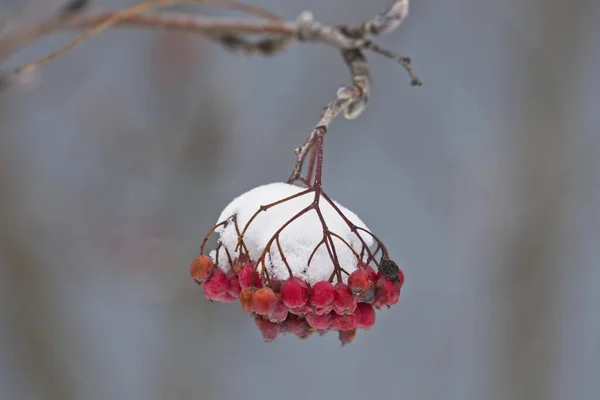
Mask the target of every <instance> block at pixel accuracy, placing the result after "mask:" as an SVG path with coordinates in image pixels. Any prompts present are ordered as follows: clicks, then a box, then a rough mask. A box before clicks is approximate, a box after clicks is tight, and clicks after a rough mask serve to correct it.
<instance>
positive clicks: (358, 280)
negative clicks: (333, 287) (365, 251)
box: [348, 269, 370, 294]
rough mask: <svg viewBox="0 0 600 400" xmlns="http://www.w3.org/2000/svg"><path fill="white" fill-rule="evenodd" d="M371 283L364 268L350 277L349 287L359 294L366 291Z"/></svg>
mask: <svg viewBox="0 0 600 400" xmlns="http://www.w3.org/2000/svg"><path fill="white" fill-rule="evenodd" d="M369 283H370V282H369V276H368V275H367V273H366V272H365V271H364V270H362V269H357V270H356V271H354V272H352V273H351V274H350V276H349V277H348V287H349V288H350V291H351V292H352V293H354V294H359V293H361V292H362V291H364V290H365V289H366V288H367V286H368V285H369Z"/></svg>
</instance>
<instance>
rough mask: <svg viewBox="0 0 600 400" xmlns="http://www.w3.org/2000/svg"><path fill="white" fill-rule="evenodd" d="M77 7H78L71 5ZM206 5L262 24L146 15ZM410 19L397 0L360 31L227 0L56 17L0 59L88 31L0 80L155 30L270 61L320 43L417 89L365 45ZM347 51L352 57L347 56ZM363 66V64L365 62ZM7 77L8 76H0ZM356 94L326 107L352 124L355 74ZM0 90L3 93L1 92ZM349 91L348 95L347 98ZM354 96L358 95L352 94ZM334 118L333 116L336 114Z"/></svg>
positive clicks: (7, 45)
mask: <svg viewBox="0 0 600 400" xmlns="http://www.w3.org/2000/svg"><path fill="white" fill-rule="evenodd" d="M75 3H76V4H78V2H77V1H76V2H75ZM184 3H205V4H212V5H218V6H223V7H227V8H231V9H235V10H238V11H243V12H246V13H250V14H254V15H257V16H259V17H261V18H265V19H266V21H263V20H247V19H232V18H219V17H204V16H190V15H187V14H178V13H168V12H154V13H149V12H147V10H150V9H152V8H159V7H166V6H169V5H174V4H184ZM407 13H408V0H397V1H395V2H394V4H393V5H392V6H390V7H389V8H388V9H386V10H385V11H384V12H382V13H381V14H379V15H378V16H376V17H375V18H373V19H372V20H369V21H366V22H364V23H362V24H361V25H359V26H358V27H352V26H349V25H343V26H338V27H332V26H327V25H324V24H322V23H320V22H318V21H315V20H314V18H313V15H312V13H310V12H303V13H302V14H301V15H300V16H299V17H298V19H297V20H296V21H284V20H282V19H280V18H279V17H278V16H277V15H275V14H273V13H271V12H269V11H266V10H263V9H260V8H258V7H255V6H251V5H245V4H240V3H237V2H234V1H230V0H153V1H146V2H143V3H141V4H138V5H137V6H134V7H131V8H128V9H125V10H123V11H121V12H105V13H99V14H89V13H75V14H72V15H70V16H69V17H68V18H65V17H55V18H52V19H50V20H46V21H42V22H40V23H38V24H36V25H34V26H32V27H29V28H26V29H23V30H21V31H17V32H14V33H12V34H10V35H7V36H4V37H0V59H4V58H6V57H7V56H8V55H10V54H12V53H13V52H15V51H17V50H18V49H20V48H22V47H25V46H26V45H28V44H31V43H33V42H35V41H36V40H38V39H40V38H41V37H44V36H46V35H49V34H51V33H53V32H56V31H59V30H64V29H86V31H85V32H84V33H83V34H81V35H80V36H78V37H76V38H75V39H73V40H72V41H70V42H69V43H67V44H66V45H64V46H63V47H61V48H60V49H58V50H56V51H54V52H52V53H50V54H47V55H46V56H44V57H41V58H39V59H37V60H35V61H33V62H30V63H28V64H25V65H22V66H20V67H18V68H16V69H15V70H14V71H13V72H12V73H10V74H8V75H7V76H0V80H1V81H2V82H3V83H4V85H3V87H6V86H8V84H7V83H8V82H19V81H20V80H19V79H16V77H17V76H18V75H19V74H21V73H23V72H27V71H31V70H34V69H36V68H37V67H38V66H39V65H41V64H43V63H45V62H47V61H50V60H52V59H54V58H55V57H57V56H59V55H61V54H63V53H65V52H67V51H69V50H70V49H72V48H73V47H75V46H76V45H77V44H79V43H81V42H82V41H83V40H85V39H87V38H90V37H92V36H94V35H96V34H98V33H100V32H102V31H104V30H106V29H109V28H112V27H116V26H121V27H147V28H154V29H170V30H180V31H185V32H193V33H199V34H202V35H205V36H207V37H208V38H209V39H212V40H215V41H218V42H219V43H221V44H222V45H224V46H225V47H227V48H228V49H230V50H233V51H240V52H244V53H246V54H261V55H272V54H275V53H278V52H281V51H283V50H285V49H286V48H287V46H288V45H289V44H290V43H291V41H292V40H297V41H298V42H320V43H323V44H327V45H329V46H333V47H336V48H338V49H340V50H342V53H343V55H344V58H347V57H353V56H356V55H357V54H360V58H364V57H363V56H362V53H361V52H358V53H357V52H356V51H354V50H358V49H363V50H368V51H373V52H375V53H377V54H380V55H384V56H386V57H388V58H390V59H393V60H395V61H396V62H398V63H399V64H400V65H401V66H402V67H403V68H404V69H405V70H406V71H407V72H408V74H409V76H410V78H411V84H412V85H420V84H421V81H420V79H419V78H418V77H417V76H416V74H415V73H414V71H413V70H412V67H411V65H410V59H409V58H407V57H401V56H399V55H397V54H395V53H394V52H392V51H390V50H387V49H384V48H381V47H379V46H377V45H376V44H375V43H373V42H372V41H371V40H369V39H367V38H368V37H370V36H373V35H377V34H384V33H388V32H390V31H392V30H393V29H395V28H396V27H397V26H398V25H400V23H401V22H402V21H403V19H404V18H405V17H406V15H407ZM243 35H263V37H261V38H253V39H249V38H246V37H244V36H243ZM347 50H350V51H347ZM355 61H356V62H358V64H354V63H352V62H350V61H349V60H346V62H347V64H349V65H351V66H352V65H354V66H357V65H360V64H361V62H359V60H355ZM364 64H365V65H366V62H364ZM4 75H6V74H4ZM353 83H354V88H353V89H348V88H345V89H344V90H343V91H342V93H341V95H342V97H343V96H348V95H350V97H351V98H343V99H342V98H338V100H339V101H338V100H336V101H334V102H332V103H331V104H330V105H331V107H333V108H332V110H331V111H335V110H337V109H338V108H339V107H341V109H340V110H339V111H338V112H341V111H344V113H345V115H346V117H347V118H355V117H356V116H358V115H359V114H360V112H361V111H362V109H363V108H364V106H365V105H366V99H367V98H368V92H369V89H370V88H369V86H370V84H369V79H368V76H367V79H364V77H363V74H362V73H355V72H353ZM0 89H1V88H0ZM348 90H349V92H348ZM352 90H358V91H360V92H362V93H360V94H356V93H352V94H351V93H350V92H352ZM336 115H337V114H336Z"/></svg>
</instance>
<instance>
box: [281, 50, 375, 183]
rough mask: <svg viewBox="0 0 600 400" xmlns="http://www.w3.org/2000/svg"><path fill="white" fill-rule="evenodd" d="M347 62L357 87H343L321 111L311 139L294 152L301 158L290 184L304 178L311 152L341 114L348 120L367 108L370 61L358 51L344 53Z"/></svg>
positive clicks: (293, 171) (298, 159)
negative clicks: (308, 156)
mask: <svg viewBox="0 0 600 400" xmlns="http://www.w3.org/2000/svg"><path fill="white" fill-rule="evenodd" d="M342 55H343V57H344V61H345V62H346V64H347V65H348V67H349V69H350V73H351V75H352V82H353V83H354V85H353V86H351V87H347V86H343V87H341V88H339V89H338V91H337V95H336V99H335V100H333V101H331V102H329V103H328V104H327V105H326V106H325V107H324V108H323V111H322V112H321V117H320V118H319V121H318V122H317V125H316V127H315V128H314V129H313V131H312V132H311V134H310V136H309V137H308V139H306V141H305V142H304V143H303V144H302V146H300V147H298V148H297V149H296V150H295V151H294V152H295V153H296V155H297V158H296V164H295V165H294V168H293V170H292V173H291V175H290V177H289V178H288V182H290V183H292V182H295V181H297V180H301V179H302V166H303V165H304V160H305V159H306V156H307V155H308V153H309V151H310V150H311V149H312V148H313V146H314V145H315V143H316V141H317V139H318V138H319V137H323V136H324V135H325V134H326V133H327V129H328V128H329V125H331V123H332V122H333V120H334V119H335V118H336V117H337V116H338V115H339V114H340V113H342V112H343V113H344V115H345V116H346V118H348V119H352V118H356V117H357V116H358V115H359V114H360V113H361V112H362V111H363V110H364V109H365V107H366V105H367V102H368V100H369V90H370V87H371V77H370V73H369V67H368V65H367V61H366V59H365V57H364V55H363V54H362V52H361V51H360V50H358V49H352V50H343V51H342Z"/></svg>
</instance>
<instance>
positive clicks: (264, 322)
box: [254, 315, 279, 342]
mask: <svg viewBox="0 0 600 400" xmlns="http://www.w3.org/2000/svg"><path fill="white" fill-rule="evenodd" d="M254 322H255V323H256V326H257V327H258V330H259V331H260V333H261V334H262V336H263V338H264V339H265V342H271V341H273V340H275V338H276V337H277V334H278V333H279V324H276V323H274V322H271V321H269V320H268V319H266V318H265V317H262V316H259V315H257V316H256V317H255V318H254Z"/></svg>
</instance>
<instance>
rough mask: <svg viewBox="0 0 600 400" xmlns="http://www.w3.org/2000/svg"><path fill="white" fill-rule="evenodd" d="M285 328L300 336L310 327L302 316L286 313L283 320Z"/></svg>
mask: <svg viewBox="0 0 600 400" xmlns="http://www.w3.org/2000/svg"><path fill="white" fill-rule="evenodd" d="M284 326H285V330H286V331H287V332H290V333H293V334H295V335H297V336H302V335H304V334H305V333H306V331H308V330H309V329H310V327H309V326H308V324H307V323H306V320H305V319H304V318H302V319H301V318H298V317H297V316H295V315H291V314H290V315H288V318H287V319H286V320H285V325H284Z"/></svg>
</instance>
